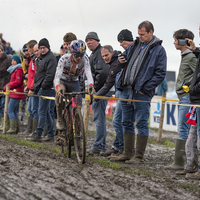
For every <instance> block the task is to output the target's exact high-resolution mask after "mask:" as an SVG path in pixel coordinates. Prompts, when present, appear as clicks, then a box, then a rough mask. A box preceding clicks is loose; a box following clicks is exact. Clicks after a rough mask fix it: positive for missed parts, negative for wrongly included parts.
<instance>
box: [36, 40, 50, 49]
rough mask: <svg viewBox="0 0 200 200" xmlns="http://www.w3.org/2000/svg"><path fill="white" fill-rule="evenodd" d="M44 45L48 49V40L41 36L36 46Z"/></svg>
mask: <svg viewBox="0 0 200 200" xmlns="http://www.w3.org/2000/svg"><path fill="white" fill-rule="evenodd" d="M41 46H45V47H47V48H48V49H50V45H49V41H48V40H47V39H46V38H43V39H41V40H40V41H39V44H38V47H41Z"/></svg>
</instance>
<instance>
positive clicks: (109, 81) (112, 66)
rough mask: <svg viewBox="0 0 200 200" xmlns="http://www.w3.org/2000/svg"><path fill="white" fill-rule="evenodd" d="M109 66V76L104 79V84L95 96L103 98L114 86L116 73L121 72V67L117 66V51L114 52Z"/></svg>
mask: <svg viewBox="0 0 200 200" xmlns="http://www.w3.org/2000/svg"><path fill="white" fill-rule="evenodd" d="M109 65H110V67H109V75H108V77H107V79H106V82H105V83H104V86H103V87H102V88H101V89H100V90H99V91H98V92H97V93H96V95H97V96H105V95H106V94H107V93H108V92H109V90H110V89H111V88H112V87H113V85H114V84H115V78H116V75H117V73H119V72H120V71H121V66H120V65H118V53H117V51H115V53H114V54H113V56H112V59H111V62H110V63H109Z"/></svg>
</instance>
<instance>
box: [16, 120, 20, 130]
mask: <svg viewBox="0 0 200 200" xmlns="http://www.w3.org/2000/svg"><path fill="white" fill-rule="evenodd" d="M19 132H20V120H19V119H16V133H19Z"/></svg>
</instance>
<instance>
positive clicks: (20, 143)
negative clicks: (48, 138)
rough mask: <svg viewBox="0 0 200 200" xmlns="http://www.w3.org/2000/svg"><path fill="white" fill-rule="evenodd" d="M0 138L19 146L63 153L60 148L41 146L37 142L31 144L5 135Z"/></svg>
mask: <svg viewBox="0 0 200 200" xmlns="http://www.w3.org/2000/svg"><path fill="white" fill-rule="evenodd" d="M0 138H2V139H4V140H8V141H11V142H14V143H16V144H19V145H23V146H27V147H30V148H35V149H44V150H47V151H50V152H53V153H61V150H60V149H59V148H56V147H48V146H46V145H44V144H39V143H37V142H31V141H27V140H23V139H19V138H16V137H12V136H8V135H4V134H0Z"/></svg>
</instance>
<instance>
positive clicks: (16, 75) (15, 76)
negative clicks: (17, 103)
mask: <svg viewBox="0 0 200 200" xmlns="http://www.w3.org/2000/svg"><path fill="white" fill-rule="evenodd" d="M7 85H10V90H15V92H21V93H23V92H24V85H23V70H22V66H21V63H20V64H18V66H17V68H15V70H14V71H12V74H11V77H10V82H9V83H8V84H6V85H5V86H4V88H3V89H4V91H5V90H6V86H7ZM15 92H10V94H9V97H10V98H13V99H25V96H24V95H23V94H18V93H15Z"/></svg>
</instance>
